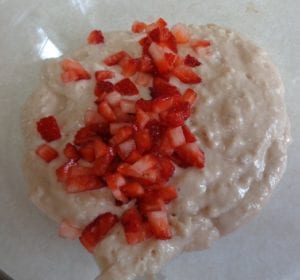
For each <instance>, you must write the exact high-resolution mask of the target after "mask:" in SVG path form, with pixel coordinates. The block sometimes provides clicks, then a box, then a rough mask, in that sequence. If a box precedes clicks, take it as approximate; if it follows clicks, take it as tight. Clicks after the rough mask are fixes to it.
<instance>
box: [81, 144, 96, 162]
mask: <svg viewBox="0 0 300 280" xmlns="http://www.w3.org/2000/svg"><path fill="white" fill-rule="evenodd" d="M79 153H80V155H81V157H82V159H84V160H86V161H88V162H93V161H94V160H95V150H94V144H93V143H87V144H85V145H84V146H82V147H80V148H79Z"/></svg>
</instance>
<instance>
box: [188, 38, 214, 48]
mask: <svg viewBox="0 0 300 280" xmlns="http://www.w3.org/2000/svg"><path fill="white" fill-rule="evenodd" d="M210 45H211V42H209V41H206V40H200V39H193V40H191V41H190V46H191V47H192V48H194V49H198V48H207V47H210Z"/></svg>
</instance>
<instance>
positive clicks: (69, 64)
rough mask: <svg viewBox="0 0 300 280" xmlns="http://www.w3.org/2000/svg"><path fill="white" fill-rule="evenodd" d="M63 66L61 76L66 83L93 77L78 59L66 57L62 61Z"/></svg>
mask: <svg viewBox="0 0 300 280" xmlns="http://www.w3.org/2000/svg"><path fill="white" fill-rule="evenodd" d="M61 67H62V69H63V73H62V74H61V78H62V80H63V82H65V83H67V82H74V81H79V80H89V79H91V75H90V74H89V73H88V72H87V71H86V70H85V69H84V68H83V66H82V65H81V64H80V63H79V62H78V61H75V60H72V59H64V60H63V61H62V62H61Z"/></svg>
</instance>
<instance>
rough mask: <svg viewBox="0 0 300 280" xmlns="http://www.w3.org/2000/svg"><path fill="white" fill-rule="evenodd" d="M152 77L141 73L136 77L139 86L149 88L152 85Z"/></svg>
mask: <svg viewBox="0 0 300 280" xmlns="http://www.w3.org/2000/svg"><path fill="white" fill-rule="evenodd" d="M151 80H152V77H151V76H150V75H149V74H146V73H143V72H139V73H138V74H137V76H136V79H135V82H136V84H137V85H139V86H143V87H147V86H149V84H150V83H151Z"/></svg>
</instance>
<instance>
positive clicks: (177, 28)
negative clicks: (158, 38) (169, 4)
mask: <svg viewBox="0 0 300 280" xmlns="http://www.w3.org/2000/svg"><path fill="white" fill-rule="evenodd" d="M172 33H173V35H174V36H175V39H176V42H177V43H178V44H185V43H187V42H188V41H189V40H190V34H189V30H188V29H187V27H186V26H185V25H184V24H181V23H179V24H176V25H174V26H173V28H172Z"/></svg>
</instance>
